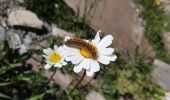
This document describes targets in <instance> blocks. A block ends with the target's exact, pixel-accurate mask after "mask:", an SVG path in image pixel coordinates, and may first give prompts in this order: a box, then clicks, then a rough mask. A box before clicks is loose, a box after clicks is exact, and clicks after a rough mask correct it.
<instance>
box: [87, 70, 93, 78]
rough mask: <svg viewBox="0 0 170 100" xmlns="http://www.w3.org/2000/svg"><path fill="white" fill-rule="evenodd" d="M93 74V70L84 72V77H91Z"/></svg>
mask: <svg viewBox="0 0 170 100" xmlns="http://www.w3.org/2000/svg"><path fill="white" fill-rule="evenodd" d="M93 74H94V72H93V70H86V75H87V76H89V77H90V76H93Z"/></svg>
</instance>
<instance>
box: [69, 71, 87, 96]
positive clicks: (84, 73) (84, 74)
mask: <svg viewBox="0 0 170 100" xmlns="http://www.w3.org/2000/svg"><path fill="white" fill-rule="evenodd" d="M85 76H86V71H85V70H84V72H83V75H82V77H81V78H80V80H79V81H78V82H77V83H76V85H75V86H74V87H73V89H72V90H71V92H70V93H72V92H73V91H74V90H75V89H76V88H77V86H79V84H80V83H81V82H82V81H83V79H84V77H85Z"/></svg>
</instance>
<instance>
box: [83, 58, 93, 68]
mask: <svg viewBox="0 0 170 100" xmlns="http://www.w3.org/2000/svg"><path fill="white" fill-rule="evenodd" d="M92 61H93V60H92V59H88V58H86V59H84V60H83V62H84V66H83V68H84V69H86V70H89V69H90V66H91V63H92Z"/></svg>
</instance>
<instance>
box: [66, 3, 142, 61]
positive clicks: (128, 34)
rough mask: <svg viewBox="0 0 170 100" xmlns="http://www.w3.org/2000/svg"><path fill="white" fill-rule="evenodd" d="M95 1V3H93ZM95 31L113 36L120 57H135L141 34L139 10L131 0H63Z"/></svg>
mask: <svg viewBox="0 0 170 100" xmlns="http://www.w3.org/2000/svg"><path fill="white" fill-rule="evenodd" d="M95 1H96V3H95ZM65 2H66V3H67V5H68V6H70V7H71V8H72V9H73V10H74V11H75V12H76V13H77V14H79V16H81V17H84V18H85V19H86V22H87V24H89V25H90V26H91V28H93V29H94V30H95V31H98V30H102V32H104V33H105V34H111V35H113V36H114V41H113V45H112V46H114V47H116V49H118V52H119V53H120V54H121V57H122V58H127V59H128V58H129V56H131V58H134V57H135V50H136V46H137V45H138V44H139V41H140V39H141V36H142V35H143V26H142V25H141V24H142V23H141V21H140V20H141V19H140V17H139V11H138V10H136V8H135V7H134V3H133V0H65Z"/></svg>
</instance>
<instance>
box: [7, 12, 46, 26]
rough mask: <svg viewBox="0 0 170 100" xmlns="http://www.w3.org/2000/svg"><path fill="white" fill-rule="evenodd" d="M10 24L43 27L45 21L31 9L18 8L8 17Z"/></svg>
mask: <svg viewBox="0 0 170 100" xmlns="http://www.w3.org/2000/svg"><path fill="white" fill-rule="evenodd" d="M7 22H8V24H9V25H10V26H23V27H30V28H37V29H42V27H43V22H42V21H41V20H40V19H39V18H38V17H37V15H36V14H34V13H33V12H31V11H28V10H16V11H12V12H11V13H10V14H9V16H8V19H7Z"/></svg>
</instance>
